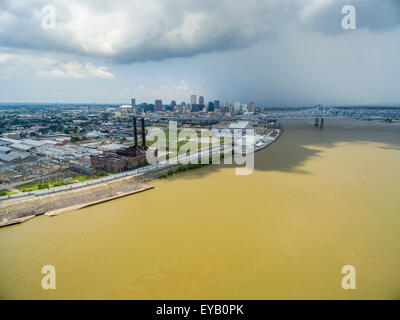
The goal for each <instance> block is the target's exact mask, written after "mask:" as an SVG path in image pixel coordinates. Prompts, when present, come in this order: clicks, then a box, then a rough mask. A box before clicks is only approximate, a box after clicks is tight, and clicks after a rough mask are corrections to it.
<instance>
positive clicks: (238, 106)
mask: <svg viewBox="0 0 400 320" xmlns="http://www.w3.org/2000/svg"><path fill="white" fill-rule="evenodd" d="M233 112H235V113H238V112H240V102H235V103H234V105H233Z"/></svg>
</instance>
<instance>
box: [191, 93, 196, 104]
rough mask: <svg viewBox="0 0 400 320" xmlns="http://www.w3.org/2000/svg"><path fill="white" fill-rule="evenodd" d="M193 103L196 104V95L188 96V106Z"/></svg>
mask: <svg viewBox="0 0 400 320" xmlns="http://www.w3.org/2000/svg"><path fill="white" fill-rule="evenodd" d="M193 104H196V95H192V96H190V106H192V105H193Z"/></svg>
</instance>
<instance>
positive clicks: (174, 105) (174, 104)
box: [171, 100, 176, 110]
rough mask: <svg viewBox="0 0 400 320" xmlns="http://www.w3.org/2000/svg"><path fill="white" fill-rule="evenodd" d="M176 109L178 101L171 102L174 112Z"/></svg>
mask: <svg viewBox="0 0 400 320" xmlns="http://www.w3.org/2000/svg"><path fill="white" fill-rule="evenodd" d="M175 107H176V101H175V100H172V101H171V108H172V110H174V108H175Z"/></svg>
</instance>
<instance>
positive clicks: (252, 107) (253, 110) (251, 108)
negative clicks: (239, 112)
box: [247, 102, 256, 113]
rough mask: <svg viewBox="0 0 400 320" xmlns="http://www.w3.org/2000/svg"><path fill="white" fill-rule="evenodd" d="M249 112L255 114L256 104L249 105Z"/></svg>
mask: <svg viewBox="0 0 400 320" xmlns="http://www.w3.org/2000/svg"><path fill="white" fill-rule="evenodd" d="M247 111H248V112H252V113H254V112H255V111H256V107H255V104H254V102H250V103H249V104H248V105H247Z"/></svg>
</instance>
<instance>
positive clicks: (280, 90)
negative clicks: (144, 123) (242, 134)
mask: <svg viewBox="0 0 400 320" xmlns="http://www.w3.org/2000/svg"><path fill="white" fill-rule="evenodd" d="M349 4H350V5H353V6H354V7H355V8H356V30H344V29H343V28H342V24H341V20H342V18H343V16H344V15H343V14H342V12H341V11H342V7H343V6H345V5H349ZM46 5H51V6H52V8H54V9H55V25H54V27H55V28H54V29H53V28H48V26H49V23H50V22H51V19H50V20H49V19H48V18H49V17H50V16H49V15H48V14H47V13H48V12H49V11H46V10H44V11H42V8H43V7H44V6H46ZM43 21H44V25H43ZM399 59H400V1H399V0H345V1H342V0H246V1H237V0H145V1H144V0H65V1H61V0H56V1H51V0H25V1H14V0H0V102H84V103H86V102H97V103H129V100H130V98H136V99H137V101H138V102H142V101H146V102H154V100H155V99H158V98H160V99H162V100H163V102H164V103H169V102H170V101H171V100H176V101H177V102H181V101H185V102H187V101H189V95H191V94H197V95H203V96H204V97H205V100H206V101H209V100H214V99H218V100H221V101H224V100H226V101H229V102H235V101H240V102H242V103H248V102H250V101H254V102H256V105H258V106H303V105H315V104H328V105H329V104H400V60H399Z"/></svg>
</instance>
